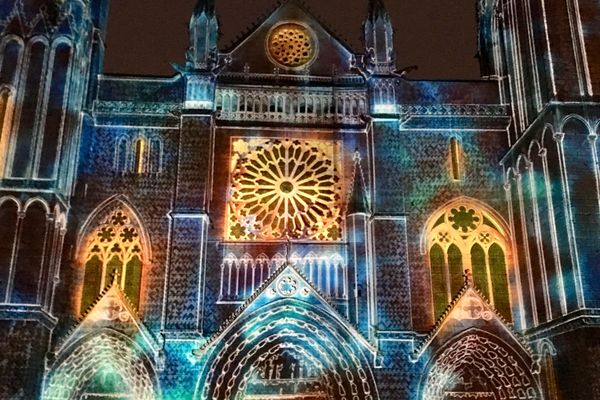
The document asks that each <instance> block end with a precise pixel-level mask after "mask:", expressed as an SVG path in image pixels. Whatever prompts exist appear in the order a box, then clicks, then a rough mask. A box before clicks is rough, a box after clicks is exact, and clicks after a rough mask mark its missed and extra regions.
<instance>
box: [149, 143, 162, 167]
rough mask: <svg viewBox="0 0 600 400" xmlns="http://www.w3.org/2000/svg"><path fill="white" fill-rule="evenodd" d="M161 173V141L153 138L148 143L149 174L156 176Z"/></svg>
mask: <svg viewBox="0 0 600 400" xmlns="http://www.w3.org/2000/svg"><path fill="white" fill-rule="evenodd" d="M161 171H162V141H161V140H160V139H157V138H154V139H152V140H151V141H150V172H151V173H153V174H158V173H160V172H161Z"/></svg>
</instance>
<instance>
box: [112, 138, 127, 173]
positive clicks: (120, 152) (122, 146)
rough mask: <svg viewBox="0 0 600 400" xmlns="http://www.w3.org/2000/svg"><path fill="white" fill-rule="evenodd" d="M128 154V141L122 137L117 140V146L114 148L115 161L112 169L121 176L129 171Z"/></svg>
mask: <svg viewBox="0 0 600 400" xmlns="http://www.w3.org/2000/svg"><path fill="white" fill-rule="evenodd" d="M128 153H129V141H128V140H127V138H125V137H122V138H120V139H119V140H117V146H116V148H115V161H114V168H115V171H116V172H118V173H120V174H123V173H125V172H127V171H128V170H129V168H128V165H127V164H128V163H127V160H128Z"/></svg>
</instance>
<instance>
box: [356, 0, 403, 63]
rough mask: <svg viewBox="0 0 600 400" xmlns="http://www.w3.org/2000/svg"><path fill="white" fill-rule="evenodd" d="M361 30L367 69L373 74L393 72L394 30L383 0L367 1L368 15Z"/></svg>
mask: <svg viewBox="0 0 600 400" xmlns="http://www.w3.org/2000/svg"><path fill="white" fill-rule="evenodd" d="M363 28H364V44H365V51H366V53H367V56H368V58H369V62H368V64H370V65H369V66H368V69H369V70H371V72H373V73H375V74H389V73H391V72H394V70H395V66H394V62H395V55H394V28H393V26H392V19H391V18H390V15H389V14H388V12H387V10H386V9H385V5H384V4H383V0H369V13H368V15H367V19H366V20H365V22H364V24H363Z"/></svg>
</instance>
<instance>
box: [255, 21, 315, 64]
mask: <svg viewBox="0 0 600 400" xmlns="http://www.w3.org/2000/svg"><path fill="white" fill-rule="evenodd" d="M267 48H268V53H269V55H270V57H271V58H272V59H273V61H275V62H276V63H277V64H280V65H281V66H283V67H287V68H300V67H303V66H305V65H306V64H309V63H310V62H311V61H312V60H313V59H314V57H315V54H316V42H315V40H314V38H313V35H312V33H311V31H310V30H309V29H308V28H307V27H305V26H303V25H300V24H297V23H293V22H291V23H285V24H281V25H278V26H276V27H275V28H273V30H272V31H271V33H270V34H269V37H268V39H267Z"/></svg>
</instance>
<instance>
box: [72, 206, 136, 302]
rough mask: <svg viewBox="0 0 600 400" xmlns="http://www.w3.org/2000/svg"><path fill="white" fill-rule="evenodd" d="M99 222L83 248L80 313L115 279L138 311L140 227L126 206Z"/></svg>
mask: <svg viewBox="0 0 600 400" xmlns="http://www.w3.org/2000/svg"><path fill="white" fill-rule="evenodd" d="M98 222H99V223H98V224H96V225H95V228H94V230H93V231H91V233H90V234H89V236H88V238H87V240H86V242H85V247H84V258H83V260H84V266H85V273H84V283H83V291H82V295H81V312H84V311H85V310H86V309H87V308H88V307H89V306H90V305H91V304H92V303H93V302H94V300H96V298H97V297H98V295H99V294H100V292H101V291H102V290H103V289H104V288H105V287H106V286H108V285H109V284H110V283H111V282H112V280H113V279H116V280H117V282H118V284H119V286H120V287H121V289H123V291H124V292H125V294H126V295H127V296H128V297H129V300H131V303H132V304H133V306H134V307H136V308H138V307H139V301H140V289H141V280H142V269H143V261H144V250H145V249H144V246H143V244H142V238H141V228H140V226H139V225H138V224H137V223H136V220H135V219H134V218H133V216H132V215H131V213H130V212H129V211H128V210H127V209H126V208H125V207H118V208H116V209H114V210H113V211H111V212H109V213H105V214H103V216H102V218H99V219H98Z"/></svg>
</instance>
